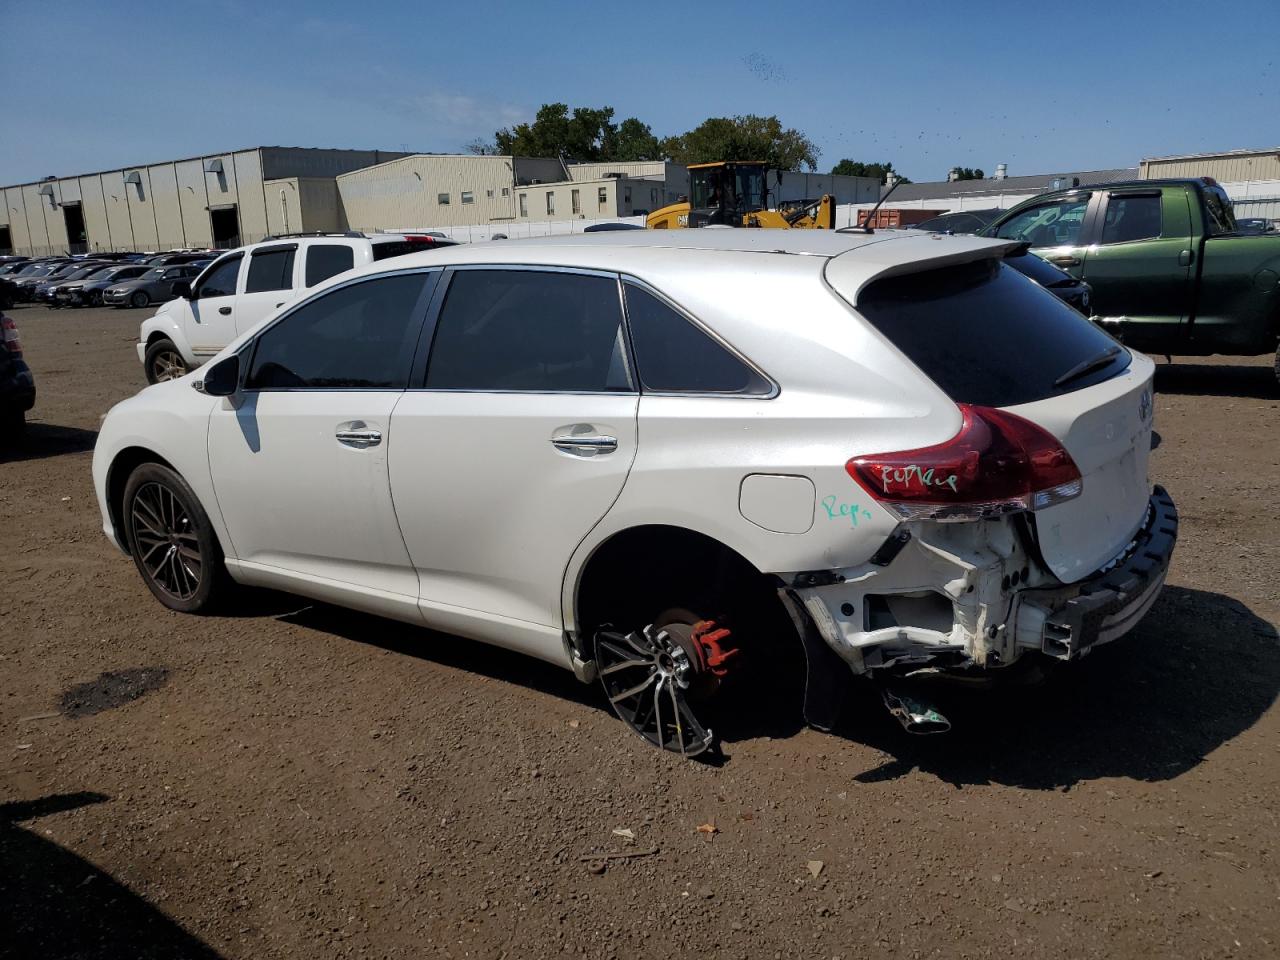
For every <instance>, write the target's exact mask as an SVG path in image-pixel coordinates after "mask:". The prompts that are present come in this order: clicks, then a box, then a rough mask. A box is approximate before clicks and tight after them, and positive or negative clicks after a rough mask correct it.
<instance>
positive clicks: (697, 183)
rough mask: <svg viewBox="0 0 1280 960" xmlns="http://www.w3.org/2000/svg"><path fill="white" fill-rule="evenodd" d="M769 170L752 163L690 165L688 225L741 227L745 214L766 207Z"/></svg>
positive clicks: (762, 164)
mask: <svg viewBox="0 0 1280 960" xmlns="http://www.w3.org/2000/svg"><path fill="white" fill-rule="evenodd" d="M768 169H769V168H768V166H767V165H766V164H764V163H762V162H754V161H752V162H747V161H741V162H732V161H730V162H721V163H699V164H693V165H691V166H690V167H689V207H690V209H689V222H688V226H690V227H707V226H714V225H724V226H730V227H740V226H742V224H743V217H744V216H745V215H746V214H748V213H753V212H755V211H758V210H764V209H765V208H766V206H767V204H766V199H767V195H768V185H767V182H766V176H767V174H768Z"/></svg>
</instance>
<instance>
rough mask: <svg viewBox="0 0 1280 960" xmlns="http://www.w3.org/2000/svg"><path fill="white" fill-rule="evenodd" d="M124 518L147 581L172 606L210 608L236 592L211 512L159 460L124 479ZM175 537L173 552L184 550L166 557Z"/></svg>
mask: <svg viewBox="0 0 1280 960" xmlns="http://www.w3.org/2000/svg"><path fill="white" fill-rule="evenodd" d="M140 499H141V501H142V505H140ZM156 504H160V505H161V506H160V507H159V508H157V507H156V506H155V505H156ZM157 509H158V513H157ZM120 522H121V526H122V527H123V531H122V533H123V536H124V538H125V540H126V541H127V542H128V545H129V552H130V554H132V556H133V563H134V566H135V567H137V568H138V573H139V575H140V576H141V577H142V581H143V583H145V584H146V585H147V589H149V590H150V591H151V592H152V594H154V595H155V598H156V599H157V600H159V601H160V602H161V603H162V604H164V605H165V606H166V607H168V608H169V609H170V610H177V611H178V612H179V613H208V612H210V611H212V610H213V609H215V608H216V606H217V605H218V603H219V602H221V601H222V600H224V599H226V597H227V595H228V594H229V593H230V592H231V589H232V583H231V577H230V575H229V574H228V573H227V568H226V565H225V564H224V562H223V553H222V546H221V545H220V544H219V543H218V537H217V535H216V534H215V533H214V532H213V526H212V524H211V523H210V522H209V515H208V514H207V513H205V511H204V507H203V506H201V504H200V499H199V498H198V497H197V496H196V495H195V491H193V490H192V489H191V487H190V486H188V485H187V482H186V481H185V480H183V479H182V477H181V476H180V475H179V474H178V473H176V472H174V471H173V470H170V469H169V468H168V467H165V466H161V465H160V464H158V463H144V464H142V466H140V467H138V468H137V469H136V470H134V471H133V473H132V474H131V475H130V476H129V482H128V483H126V484H125V488H124V501H123V509H121V511H120ZM167 533H172V534H173V536H171V537H166V534H167ZM170 542H172V544H173V551H176V550H177V548H178V547H181V548H182V550H183V551H184V553H176V554H175V556H174V557H173V559H172V560H170V561H166V559H165V556H166V554H167V553H169V552H171V551H170V547H169V546H166V544H167V543H170ZM157 557H160V559H159V560H157V559H156V558H157ZM193 569H194V573H193V572H192V571H193ZM167 581H168V582H167ZM175 584H176V589H175Z"/></svg>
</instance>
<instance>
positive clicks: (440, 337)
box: [426, 270, 633, 393]
mask: <svg viewBox="0 0 1280 960" xmlns="http://www.w3.org/2000/svg"><path fill="white" fill-rule="evenodd" d="M426 386H427V389H429V390H474V391H531V392H543V393H545V392H557V393H584V392H587V393H602V392H615V391H631V390H633V386H632V383H631V378H630V376H629V374H628V371H627V359H626V335H625V331H624V329H623V324H622V309H621V306H620V305H619V303H618V284H617V281H615V280H612V279H609V278H607V277H594V276H584V275H581V274H572V273H558V272H550V271H536V270H460V271H458V272H457V273H456V274H455V275H454V277H453V281H452V282H451V283H450V284H449V292H448V294H447V296H446V298H445V302H444V306H443V307H442V308H441V312H440V320H439V322H438V323H437V325H436V333H435V340H434V342H433V343H432V346H431V360H430V363H429V365H428V367H427V380H426Z"/></svg>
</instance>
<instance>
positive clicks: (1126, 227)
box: [1102, 193, 1161, 244]
mask: <svg viewBox="0 0 1280 960" xmlns="http://www.w3.org/2000/svg"><path fill="white" fill-rule="evenodd" d="M1160 230H1161V217H1160V194H1158V193H1156V194H1147V195H1146V196H1124V195H1123V194H1113V195H1112V196H1111V198H1110V199H1109V200H1108V201H1107V215H1106V218H1105V222H1104V223H1103V224H1102V242H1103V243H1104V244H1108V243H1130V242H1132V241H1134V240H1149V239H1152V238H1153V237H1158V236H1160Z"/></svg>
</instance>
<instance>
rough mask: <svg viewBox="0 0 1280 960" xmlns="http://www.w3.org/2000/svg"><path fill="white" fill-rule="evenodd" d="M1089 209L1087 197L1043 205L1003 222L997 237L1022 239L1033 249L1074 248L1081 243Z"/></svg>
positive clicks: (1070, 198)
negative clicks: (1086, 211) (1081, 230)
mask: <svg viewBox="0 0 1280 960" xmlns="http://www.w3.org/2000/svg"><path fill="white" fill-rule="evenodd" d="M1088 207H1089V198H1088V196H1084V197H1068V198H1065V199H1062V200H1054V201H1051V202H1049V203H1041V204H1038V205H1037V206H1034V207H1031V208H1030V209H1028V210H1023V211H1022V212H1021V213H1019V214H1017V215H1016V216H1014V217H1012V218H1010V219H1009V220H1007V221H1006V222H1004V223H1002V224H1001V225H1000V228H999V229H998V230H997V231H996V236H997V237H1001V238H1003V239H1005V240H1021V241H1023V242H1024V243H1030V244H1031V246H1033V247H1061V246H1073V245H1075V244H1076V243H1078V242H1079V240H1080V227H1081V225H1082V224H1083V223H1084V213H1085V210H1087V209H1088Z"/></svg>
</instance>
